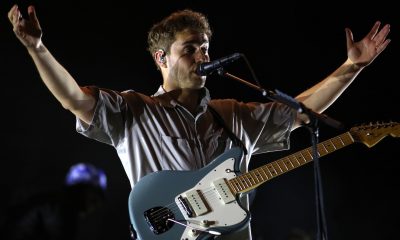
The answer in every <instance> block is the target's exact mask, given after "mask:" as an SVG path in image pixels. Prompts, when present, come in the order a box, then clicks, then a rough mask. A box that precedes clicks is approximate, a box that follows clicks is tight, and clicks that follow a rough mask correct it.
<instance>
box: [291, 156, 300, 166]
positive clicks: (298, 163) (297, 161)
mask: <svg viewBox="0 0 400 240" xmlns="http://www.w3.org/2000/svg"><path fill="white" fill-rule="evenodd" d="M291 156H292V157H293V159H294V160H295V161H296V163H297V165H298V167H300V166H301V163H300V162H299V160H298V159H297V158H296V156H294V155H291Z"/></svg>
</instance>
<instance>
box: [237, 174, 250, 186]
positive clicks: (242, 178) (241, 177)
mask: <svg viewBox="0 0 400 240" xmlns="http://www.w3.org/2000/svg"><path fill="white" fill-rule="evenodd" d="M239 178H240V179H241V181H242V183H244V184H245V188H248V187H249V186H250V185H249V183H248V182H247V181H246V180H247V179H246V177H245V175H241V176H240V177H239Z"/></svg>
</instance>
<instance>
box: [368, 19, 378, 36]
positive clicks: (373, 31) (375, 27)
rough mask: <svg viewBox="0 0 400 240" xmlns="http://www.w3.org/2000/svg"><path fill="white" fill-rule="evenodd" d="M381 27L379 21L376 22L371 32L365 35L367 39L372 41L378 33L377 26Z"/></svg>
mask: <svg viewBox="0 0 400 240" xmlns="http://www.w3.org/2000/svg"><path fill="white" fill-rule="evenodd" d="M380 25H381V22H380V21H376V22H375V24H374V26H373V27H372V29H371V31H370V32H369V33H368V34H367V37H368V39H370V40H372V39H373V38H374V37H375V35H376V33H377V32H378V29H379V26H380Z"/></svg>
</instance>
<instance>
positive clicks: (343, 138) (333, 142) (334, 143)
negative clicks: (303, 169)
mask: <svg viewBox="0 0 400 240" xmlns="http://www.w3.org/2000/svg"><path fill="white" fill-rule="evenodd" d="M354 142H355V141H354V139H353V137H352V135H351V133H350V132H345V133H343V134H341V135H339V136H336V137H334V138H331V139H328V140H325V141H323V142H321V143H319V144H318V145H317V152H318V156H319V157H322V156H325V155H327V154H329V153H332V152H334V151H336V150H339V149H341V148H343V147H345V146H348V145H350V144H352V143H354ZM312 160H313V154H312V147H309V148H306V149H303V150H301V151H298V152H296V153H294V154H291V155H289V156H287V157H284V158H281V159H278V160H276V161H274V162H271V163H268V164H266V165H263V166H261V167H258V168H256V169H253V170H251V171H249V172H247V173H244V174H242V175H240V176H237V177H235V178H232V179H230V180H228V182H229V185H230V187H231V190H232V191H233V193H234V194H237V193H245V192H248V191H250V190H252V189H254V188H256V187H258V186H259V185H261V184H263V183H265V182H267V181H269V180H271V179H272V178H275V177H277V176H279V175H282V174H284V173H286V172H289V171H290V170H293V169H295V168H298V167H300V166H303V165H304V164H306V163H309V162H312Z"/></svg>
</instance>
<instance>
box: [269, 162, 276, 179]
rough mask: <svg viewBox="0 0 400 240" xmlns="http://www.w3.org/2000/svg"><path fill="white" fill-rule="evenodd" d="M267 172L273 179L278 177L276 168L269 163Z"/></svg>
mask: <svg viewBox="0 0 400 240" xmlns="http://www.w3.org/2000/svg"><path fill="white" fill-rule="evenodd" d="M267 170H268V172H269V173H270V174H271V178H273V177H275V176H276V175H277V173H276V170H275V168H274V166H272V165H271V163H269V164H268V165H267Z"/></svg>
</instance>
